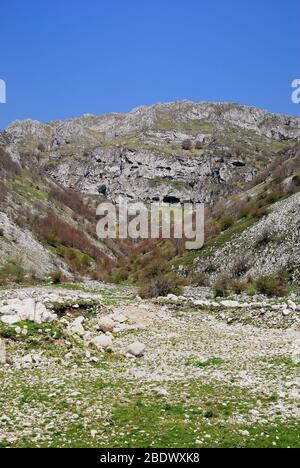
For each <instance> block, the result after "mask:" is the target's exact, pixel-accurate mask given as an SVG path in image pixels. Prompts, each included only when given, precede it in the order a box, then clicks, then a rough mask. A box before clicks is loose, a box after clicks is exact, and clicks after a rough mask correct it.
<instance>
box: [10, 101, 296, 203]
mask: <svg viewBox="0 0 300 468" xmlns="http://www.w3.org/2000/svg"><path fill="white" fill-rule="evenodd" d="M5 135H6V138H7V140H8V142H9V144H8V149H9V151H10V154H12V155H14V157H15V159H20V157H21V156H20V153H19V150H20V149H22V151H23V152H24V151H25V152H26V150H27V151H28V149H29V148H30V151H31V153H33V155H36V156H37V159H38V161H39V163H40V164H41V165H42V167H43V168H44V169H45V170H46V172H47V173H48V174H49V175H50V176H51V177H52V178H53V179H55V180H56V181H57V182H59V183H61V184H62V185H64V186H66V187H72V188H74V189H76V190H78V191H81V192H83V193H86V194H91V195H97V194H100V195H106V196H108V198H111V199H113V200H115V199H116V198H117V197H118V196H119V195H121V196H125V197H127V198H129V199H134V200H137V199H139V200H145V201H166V202H168V201H171V202H176V201H180V202H184V201H205V202H208V201H210V200H211V199H215V198H216V197H217V196H218V195H220V194H224V193H228V192H234V190H235V189H236V187H237V185H238V184H240V183H243V182H245V181H251V180H252V179H253V178H254V176H255V175H256V173H257V171H258V170H260V169H261V168H262V167H264V166H265V165H266V164H267V163H269V162H271V161H274V157H276V154H277V153H280V151H281V150H285V149H287V148H289V147H291V146H292V145H293V144H295V142H296V141H297V140H298V141H299V139H300V120H298V119H296V118H292V117H288V116H280V115H273V114H270V113H267V112H264V111H262V110H259V109H256V108H255V107H245V106H239V105H237V104H210V103H199V104H195V103H192V102H190V101H182V102H175V103H165V104H157V105H154V106H151V107H140V108H137V109H135V110H133V111H132V112H130V113H129V114H110V115H103V116H93V115H84V116H82V117H81V118H78V119H73V120H67V121H65V122H60V121H56V122H52V123H50V124H47V125H44V124H41V123H40V122H35V121H30V120H28V121H17V122H14V123H13V124H11V125H10V126H8V127H7V129H6V134H5ZM187 139H188V140H190V142H191V146H192V150H184V149H183V142H184V140H187ZM32 148H34V149H32Z"/></svg>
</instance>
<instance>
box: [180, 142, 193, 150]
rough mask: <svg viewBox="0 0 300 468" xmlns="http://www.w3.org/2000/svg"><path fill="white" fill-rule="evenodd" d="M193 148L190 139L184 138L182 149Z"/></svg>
mask: <svg viewBox="0 0 300 468" xmlns="http://www.w3.org/2000/svg"><path fill="white" fill-rule="evenodd" d="M192 148H193V143H192V141H191V140H184V141H183V142H182V149H184V150H185V151H190V150H191V149H192Z"/></svg>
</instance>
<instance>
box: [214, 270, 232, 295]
mask: <svg viewBox="0 0 300 468" xmlns="http://www.w3.org/2000/svg"><path fill="white" fill-rule="evenodd" d="M230 286H231V278H230V277H229V276H227V275H220V276H219V277H218V278H217V280H216V282H215V284H214V287H213V290H214V295H215V297H227V296H228V295H229V290H230Z"/></svg>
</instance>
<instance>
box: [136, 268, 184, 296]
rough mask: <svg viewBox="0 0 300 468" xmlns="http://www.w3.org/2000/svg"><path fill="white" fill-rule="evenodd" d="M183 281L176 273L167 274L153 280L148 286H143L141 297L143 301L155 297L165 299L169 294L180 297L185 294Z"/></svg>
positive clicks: (140, 292)
mask: <svg viewBox="0 0 300 468" xmlns="http://www.w3.org/2000/svg"><path fill="white" fill-rule="evenodd" d="M182 284H183V280H182V279H180V278H179V277H178V276H177V275H176V274H175V273H167V274H165V275H162V276H159V277H156V278H154V279H153V280H151V281H150V282H149V283H148V284H146V285H144V286H142V287H141V288H140V290H139V295H140V297H141V298H143V299H147V298H153V297H159V296H162V297H165V296H167V295H168V294H176V295H180V294H182V293H183V289H182Z"/></svg>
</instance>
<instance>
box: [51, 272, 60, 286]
mask: <svg viewBox="0 0 300 468" xmlns="http://www.w3.org/2000/svg"><path fill="white" fill-rule="evenodd" d="M49 276H50V278H51V282H52V283H53V284H61V283H62V273H61V272H60V271H55V272H54V273H51V275H49Z"/></svg>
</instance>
